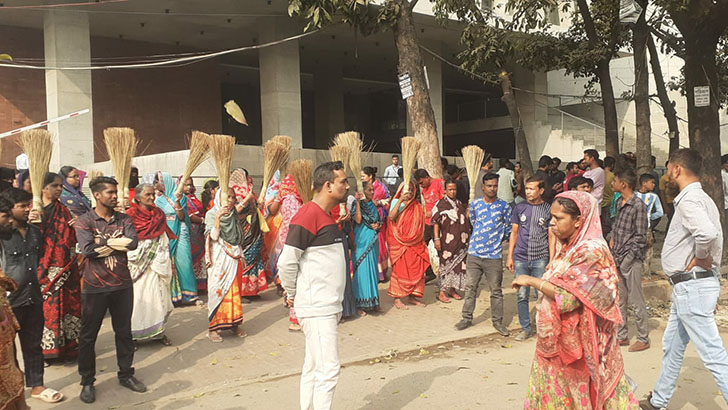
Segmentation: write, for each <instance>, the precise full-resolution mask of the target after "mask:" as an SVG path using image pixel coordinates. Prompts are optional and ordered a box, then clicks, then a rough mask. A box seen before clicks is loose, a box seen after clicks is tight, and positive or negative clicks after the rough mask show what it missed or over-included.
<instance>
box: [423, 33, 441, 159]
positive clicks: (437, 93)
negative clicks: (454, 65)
mask: <svg viewBox="0 0 728 410" xmlns="http://www.w3.org/2000/svg"><path fill="white" fill-rule="evenodd" d="M428 48H430V49H431V50H432V51H434V52H435V53H437V54H441V52H442V45H441V44H440V43H437V44H433V45H430V46H429V47H428ZM422 58H423V59H424V60H425V67H426V68H427V79H428V81H429V83H430V103H431V104H432V110H433V111H434V112H435V123H436V124H437V140H438V141H439V142H440V153H442V152H443V139H442V131H443V127H444V126H445V122H444V121H443V101H442V91H443V90H442V61H440V60H438V59H436V58H435V57H433V56H432V54H430V53H426V52H423V53H422Z"/></svg>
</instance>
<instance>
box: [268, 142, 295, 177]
mask: <svg viewBox="0 0 728 410" xmlns="http://www.w3.org/2000/svg"><path fill="white" fill-rule="evenodd" d="M270 140H271V141H275V142H277V143H279V144H281V145H283V146H284V147H286V151H288V156H287V157H286V161H285V162H284V163H283V165H281V167H280V168H279V170H280V171H281V175H288V170H287V169H286V168H288V161H289V160H290V159H291V156H290V152H291V137H289V136H286V135H276V136H275V137H273V138H271V139H270Z"/></svg>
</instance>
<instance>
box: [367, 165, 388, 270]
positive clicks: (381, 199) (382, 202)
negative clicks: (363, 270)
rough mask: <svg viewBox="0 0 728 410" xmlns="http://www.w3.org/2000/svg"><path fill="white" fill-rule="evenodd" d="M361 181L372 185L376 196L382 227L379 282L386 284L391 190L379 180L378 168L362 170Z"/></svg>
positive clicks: (374, 197) (380, 229) (380, 231)
mask: <svg viewBox="0 0 728 410" xmlns="http://www.w3.org/2000/svg"><path fill="white" fill-rule="evenodd" d="M361 180H362V181H363V182H368V183H370V184H372V188H373V189H374V196H373V197H372V202H373V203H374V205H376V207H377V212H378V213H379V220H380V221H381V224H382V226H381V227H380V228H379V252H378V255H379V263H378V267H377V269H378V271H379V281H380V282H386V281H387V280H388V279H389V249H387V216H388V215H389V189H387V187H386V186H385V185H384V184H383V183H382V181H380V180H378V179H377V168H375V167H364V168H362V170H361Z"/></svg>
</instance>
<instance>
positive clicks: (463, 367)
mask: <svg viewBox="0 0 728 410" xmlns="http://www.w3.org/2000/svg"><path fill="white" fill-rule="evenodd" d="M458 370H470V368H469V367H465V366H460V367H458Z"/></svg>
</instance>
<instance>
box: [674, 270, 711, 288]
mask: <svg viewBox="0 0 728 410" xmlns="http://www.w3.org/2000/svg"><path fill="white" fill-rule="evenodd" d="M712 277H715V275H714V274H713V272H705V271H701V272H683V273H676V274H674V275H672V276H670V277H669V278H668V280H669V281H670V283H671V284H672V286H675V285H677V284H678V283H680V282H685V281H688V280H693V279H704V278H712Z"/></svg>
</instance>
